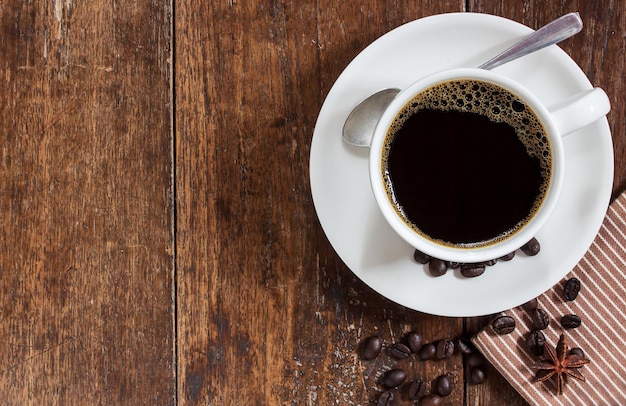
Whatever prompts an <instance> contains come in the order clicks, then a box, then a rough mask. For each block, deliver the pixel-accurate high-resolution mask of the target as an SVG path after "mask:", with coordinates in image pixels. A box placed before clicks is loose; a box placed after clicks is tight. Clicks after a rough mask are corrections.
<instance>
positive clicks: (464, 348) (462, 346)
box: [456, 337, 474, 354]
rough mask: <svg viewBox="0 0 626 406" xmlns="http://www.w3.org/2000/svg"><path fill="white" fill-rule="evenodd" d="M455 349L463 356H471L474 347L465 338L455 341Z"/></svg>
mask: <svg viewBox="0 0 626 406" xmlns="http://www.w3.org/2000/svg"><path fill="white" fill-rule="evenodd" d="M456 349H458V350H459V351H460V352H461V353H463V354H471V353H472V352H474V346H473V345H472V342H471V341H470V340H468V339H467V338H465V337H459V338H458V339H457V340H456Z"/></svg>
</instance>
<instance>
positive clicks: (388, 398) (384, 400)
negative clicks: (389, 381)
mask: <svg viewBox="0 0 626 406" xmlns="http://www.w3.org/2000/svg"><path fill="white" fill-rule="evenodd" d="M395 403H396V396H395V395H394V394H393V392H392V391H390V390H386V391H384V392H383V393H381V394H380V396H379V397H378V401H377V402H376V406H392V405H393V404H395Z"/></svg>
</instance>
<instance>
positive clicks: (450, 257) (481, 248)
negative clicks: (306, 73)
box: [369, 69, 610, 263]
mask: <svg viewBox="0 0 626 406" xmlns="http://www.w3.org/2000/svg"><path fill="white" fill-rule="evenodd" d="M456 80H471V81H479V82H487V83H490V84H493V85H495V86H498V87H500V88H503V89H504V90H506V91H508V92H510V93H512V94H513V95H515V96H517V97H518V98H519V100H521V101H522V102H523V103H524V104H525V105H526V106H528V107H530V109H531V110H532V111H533V112H534V113H535V116H536V117H537V119H538V121H539V123H540V124H541V125H542V126H543V129H544V133H545V135H546V136H547V138H548V140H549V148H550V156H551V160H550V161H551V163H550V165H551V168H550V171H549V173H550V178H549V182H548V187H547V188H546V191H545V194H544V196H543V199H542V201H541V203H540V205H539V207H538V208H537V209H536V210H533V214H532V215H530V216H529V219H528V220H526V221H525V222H524V223H523V224H522V225H521V226H520V227H519V228H518V229H515V230H514V231H513V232H511V233H508V234H506V235H504V236H501V237H498V238H497V239H495V240H494V241H490V242H488V243H485V244H482V243H481V242H476V244H449V243H447V242H445V241H441V240H438V239H436V238H431V237H429V236H428V235H425V233H423V232H419V226H416V225H411V224H408V223H410V222H407V221H406V219H404V218H403V217H402V216H401V214H400V213H399V212H398V209H397V207H396V205H395V204H394V203H393V202H392V201H391V199H390V197H389V193H388V190H387V187H386V185H385V181H384V176H383V165H382V162H383V154H384V153H386V152H385V148H384V146H385V143H386V139H387V136H388V133H389V132H390V127H391V126H392V124H393V123H394V121H396V120H397V115H398V114H399V113H400V112H401V111H403V110H404V109H405V107H406V106H407V105H408V104H409V103H410V102H411V101H412V100H414V99H415V97H416V96H418V95H421V94H423V92H424V91H425V90H427V89H431V88H433V86H437V85H439V84H441V83H445V82H450V81H456ZM609 110H610V103H609V99H608V97H607V95H606V93H605V92H604V91H603V90H602V89H599V88H595V89H591V90H589V91H584V92H582V93H580V94H577V95H575V96H573V97H571V98H568V99H567V100H563V101H562V102H561V103H558V105H555V106H550V107H549V108H548V107H546V106H545V105H544V104H543V103H542V102H541V101H540V100H539V99H538V98H537V97H536V96H535V95H534V94H533V93H532V92H531V91H530V90H528V89H527V88H525V87H524V86H523V85H521V84H520V83H518V82H516V81H515V80H513V79H511V78H509V77H506V76H503V75H501V74H498V73H496V72H493V71H488V70H483V69H454V70H448V71H443V72H438V73H435V74H432V75H429V76H427V77H425V78H423V79H420V80H418V81H417V82H415V83H413V84H412V85H410V86H409V87H407V88H406V89H404V90H403V91H401V92H400V93H399V94H398V95H397V96H396V97H395V99H394V100H393V101H392V102H391V104H390V105H389V106H388V107H387V108H386V110H385V112H384V113H383V114H382V116H381V118H380V120H379V122H378V124H377V127H376V129H375V131H374V135H373V137H372V142H371V147H370V156H369V171H370V180H371V184H372V189H373V193H374V196H375V199H376V202H377V204H378V206H379V208H380V210H381V211H382V214H383V216H384V217H385V219H386V220H387V222H388V223H389V225H390V226H391V227H392V228H393V229H394V230H395V232H396V233H397V234H398V235H399V236H400V237H402V238H403V239H404V240H405V241H406V242H407V243H408V244H410V245H411V246H412V247H414V248H415V249H417V250H419V251H421V252H423V253H426V254H428V255H430V256H432V257H435V258H439V259H443V260H447V261H454V262H461V263H477V262H482V261H487V260H491V259H497V258H500V257H502V256H504V255H507V254H509V253H511V252H513V251H515V250H516V249H518V248H520V247H521V246H523V245H524V244H525V243H527V242H528V241H529V240H531V239H532V238H533V237H534V236H535V235H536V234H537V233H538V231H539V230H540V229H541V227H542V226H543V225H544V224H545V222H546V220H547V219H548V218H549V216H550V214H551V212H552V210H553V209H554V207H555V205H556V203H557V201H558V198H559V193H560V191H561V187H562V183H563V175H564V168H565V165H566V161H565V156H564V153H563V144H562V137H564V136H566V135H568V134H570V133H572V132H574V131H576V130H578V129H580V128H583V127H585V126H587V125H589V124H591V123H593V122H595V121H596V120H598V119H600V118H602V117H604V116H605V115H606V114H607V113H608V112H609ZM444 156H445V153H444ZM424 198H427V197H424ZM416 227H417V228H418V230H416Z"/></svg>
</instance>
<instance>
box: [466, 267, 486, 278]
mask: <svg viewBox="0 0 626 406" xmlns="http://www.w3.org/2000/svg"><path fill="white" fill-rule="evenodd" d="M484 273H485V264H463V265H461V275H463V276H465V277H466V278H475V277H477V276H480V275H482V274H484Z"/></svg>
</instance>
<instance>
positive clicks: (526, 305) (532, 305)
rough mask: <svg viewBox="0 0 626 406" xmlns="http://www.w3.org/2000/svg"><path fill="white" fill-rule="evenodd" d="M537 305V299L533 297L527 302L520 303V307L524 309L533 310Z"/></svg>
mask: <svg viewBox="0 0 626 406" xmlns="http://www.w3.org/2000/svg"><path fill="white" fill-rule="evenodd" d="M537 306H539V301H538V300H537V298H534V299H530V300H529V301H528V302H526V303H524V304H523V305H522V308H523V309H524V310H535V309H536V308H537Z"/></svg>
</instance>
